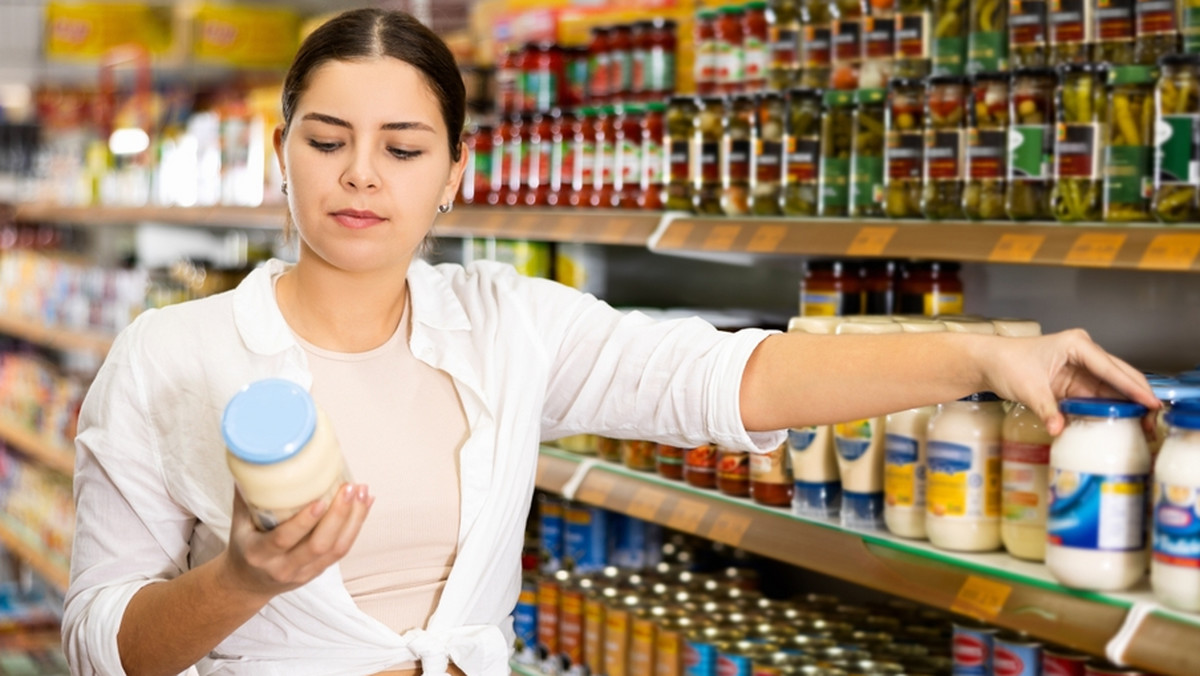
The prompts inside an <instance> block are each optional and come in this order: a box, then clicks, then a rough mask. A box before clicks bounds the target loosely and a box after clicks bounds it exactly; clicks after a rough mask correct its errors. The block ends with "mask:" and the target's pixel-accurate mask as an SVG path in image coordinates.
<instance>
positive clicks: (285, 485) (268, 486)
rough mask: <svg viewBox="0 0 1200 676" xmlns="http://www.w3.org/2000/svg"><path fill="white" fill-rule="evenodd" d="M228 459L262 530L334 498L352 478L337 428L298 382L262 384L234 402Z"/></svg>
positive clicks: (225, 424) (225, 418)
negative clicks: (338, 439)
mask: <svg viewBox="0 0 1200 676" xmlns="http://www.w3.org/2000/svg"><path fill="white" fill-rule="evenodd" d="M221 433H222V435H223V436H224V438H225V445H226V448H227V449H228V453H227V454H226V460H227V461H228V463H229V471H230V472H232V473H233V478H234V481H235V482H237V486H238V491H239V492H240V493H241V495H242V499H243V500H245V501H246V505H247V506H248V507H249V508H250V517H251V519H252V520H253V521H254V525H255V526H257V527H258V528H259V529H260V530H271V529H272V528H274V527H275V526H277V525H279V524H280V523H282V522H284V521H286V520H288V519H289V518H291V517H292V516H293V515H295V514H296V513H297V512H299V511H300V510H301V509H304V507H305V506H306V505H308V504H309V503H311V502H313V501H314V500H322V499H323V500H326V501H330V500H332V499H333V498H334V497H335V496H336V493H337V491H338V488H339V487H340V486H341V485H342V484H343V483H345V482H346V481H348V480H349V476H348V474H349V473H348V472H347V470H346V464H345V461H344V460H343V459H342V452H341V449H340V448H339V447H338V443H337V438H336V437H335V436H334V433H333V426H332V425H331V424H330V422H329V419H328V418H327V417H326V416H325V413H324V412H323V411H321V410H320V409H318V408H317V406H316V404H314V403H313V400H312V397H311V396H310V395H309V393H308V392H307V391H306V390H305V389H304V388H302V387H300V386H299V385H297V384H296V383H293V382H291V381H289V380H283V379H280V378H268V379H265V380H259V381H256V382H253V383H250V384H249V385H247V386H245V387H243V388H242V389H241V390H240V391H238V393H237V394H235V395H234V396H233V398H232V399H230V401H229V403H228V404H227V405H226V406H225V413H224V414H223V415H222V417H221Z"/></svg>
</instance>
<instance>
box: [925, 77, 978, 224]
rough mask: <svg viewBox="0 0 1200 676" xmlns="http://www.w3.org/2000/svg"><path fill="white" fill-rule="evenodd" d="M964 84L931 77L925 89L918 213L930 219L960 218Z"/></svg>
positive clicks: (961, 214)
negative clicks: (921, 178) (922, 164)
mask: <svg viewBox="0 0 1200 676" xmlns="http://www.w3.org/2000/svg"><path fill="white" fill-rule="evenodd" d="M966 114H967V82H966V79H965V78H963V77H962V76H959V75H934V76H933V77H931V78H929V80H928V82H927V84H926V88H925V172H924V181H925V186H924V188H923V190H922V192H921V213H922V215H924V216H925V218H928V219H930V220H938V219H946V218H962V217H963V206H962V193H963V177H964V172H963V169H964V168H965V167H964V165H965V162H964V161H963V160H964V157H963V155H964V154H965V153H964V152H963V149H964V148H963V142H964V137H965V134H964V133H963V132H964V131H965V129H966Z"/></svg>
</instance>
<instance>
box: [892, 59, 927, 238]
mask: <svg viewBox="0 0 1200 676" xmlns="http://www.w3.org/2000/svg"><path fill="white" fill-rule="evenodd" d="M884 125H885V127H886V128H887V146H886V148H885V149H884V165H885V170H884V200H883V208H884V211H885V213H886V214H887V215H888V216H889V217H891V218H919V217H920V216H921V192H922V186H923V183H922V179H921V177H922V175H923V172H924V166H925V84H924V82H923V81H922V80H919V79H916V78H904V79H899V78H898V79H893V80H892V81H891V83H889V85H888V101H887V108H886V110H885V115H884Z"/></svg>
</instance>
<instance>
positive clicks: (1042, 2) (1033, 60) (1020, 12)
mask: <svg viewBox="0 0 1200 676" xmlns="http://www.w3.org/2000/svg"><path fill="white" fill-rule="evenodd" d="M1046 33H1047V28H1046V0H1018V1H1015V2H1011V3H1010V5H1009V8H1008V63H1009V66H1010V67H1012V68H1014V69H1016V68H1041V67H1043V66H1045V65H1046Z"/></svg>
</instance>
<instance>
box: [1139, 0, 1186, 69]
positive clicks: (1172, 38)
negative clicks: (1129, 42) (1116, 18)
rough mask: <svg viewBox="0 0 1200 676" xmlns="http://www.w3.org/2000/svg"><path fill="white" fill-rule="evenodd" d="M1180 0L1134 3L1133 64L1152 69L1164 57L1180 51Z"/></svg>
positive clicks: (1148, 0)
mask: <svg viewBox="0 0 1200 676" xmlns="http://www.w3.org/2000/svg"><path fill="white" fill-rule="evenodd" d="M1181 1H1183V0H1161V1H1153V2H1152V1H1150V0H1142V1H1141V2H1137V3H1135V6H1134V17H1133V20H1134V40H1133V61H1134V63H1138V64H1141V65H1143V66H1153V65H1156V64H1158V60H1159V59H1161V58H1162V57H1164V56H1166V55H1168V54H1175V53H1177V52H1179V51H1180V46H1181V45H1180V39H1179V19H1178V16H1179V6H1178V3H1179V2H1181Z"/></svg>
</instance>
